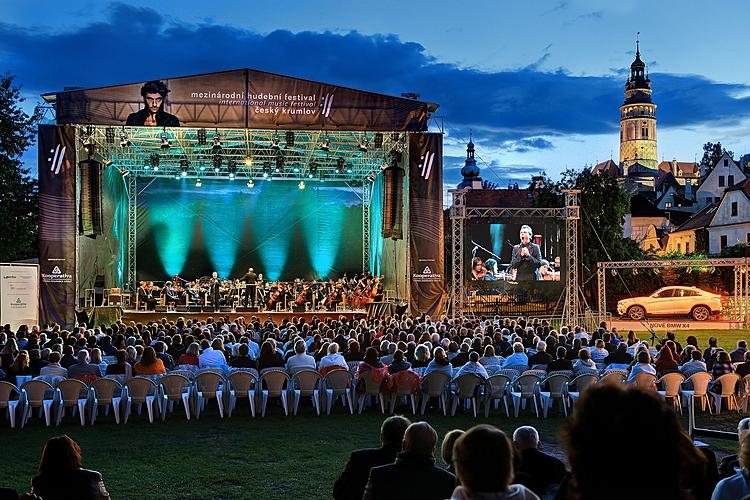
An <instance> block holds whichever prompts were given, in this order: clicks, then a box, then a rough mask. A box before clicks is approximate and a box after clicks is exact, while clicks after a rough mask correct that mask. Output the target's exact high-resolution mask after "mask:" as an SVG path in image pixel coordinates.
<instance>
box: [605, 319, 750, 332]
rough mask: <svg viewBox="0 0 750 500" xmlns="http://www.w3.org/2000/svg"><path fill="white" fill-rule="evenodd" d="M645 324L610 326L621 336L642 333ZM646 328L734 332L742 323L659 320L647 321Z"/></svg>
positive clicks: (615, 323) (619, 322)
mask: <svg viewBox="0 0 750 500" xmlns="http://www.w3.org/2000/svg"><path fill="white" fill-rule="evenodd" d="M646 325H647V324H646V323H641V322H640V321H628V320H617V319H613V320H612V321H611V325H610V326H614V327H616V328H617V330H618V331H619V333H620V334H621V335H624V334H625V333H627V331H628V330H633V331H634V332H643V331H646V330H647V329H648V328H647V326H646ZM648 326H650V327H651V328H653V329H654V330H657V331H665V330H675V331H677V330H680V331H683V330H736V329H739V328H742V323H741V322H737V321H718V320H709V321H695V320H692V319H685V320H681V319H664V320H662V319H660V320H656V321H649V322H648Z"/></svg>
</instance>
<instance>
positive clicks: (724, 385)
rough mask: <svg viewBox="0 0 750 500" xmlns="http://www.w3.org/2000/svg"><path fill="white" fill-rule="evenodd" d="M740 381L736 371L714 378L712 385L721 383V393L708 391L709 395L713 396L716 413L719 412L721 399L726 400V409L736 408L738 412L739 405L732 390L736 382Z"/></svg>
mask: <svg viewBox="0 0 750 500" xmlns="http://www.w3.org/2000/svg"><path fill="white" fill-rule="evenodd" d="M739 381H740V376H739V375H737V374H736V373H727V374H724V375H722V376H721V377H719V378H717V379H716V380H714V385H716V384H721V393H718V394H717V393H712V392H709V393H708V394H709V396H710V397H712V398H713V400H714V404H715V405H716V415H718V414H719V413H721V401H722V400H723V399H726V400H727V410H730V411H731V410H737V412H738V413H739V411H740V405H739V404H737V396H735V394H734V390H735V389H736V387H737V382H739Z"/></svg>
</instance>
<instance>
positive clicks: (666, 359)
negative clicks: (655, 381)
mask: <svg viewBox="0 0 750 500" xmlns="http://www.w3.org/2000/svg"><path fill="white" fill-rule="evenodd" d="M677 368H678V366H677V361H675V359H674V354H673V353H672V349H670V348H669V346H668V345H666V344H665V345H663V346H662V348H661V349H660V350H659V355H658V356H657V358H656V363H655V365H654V369H655V370H656V374H657V376H659V377H661V376H662V375H665V374H667V373H672V372H675V371H677Z"/></svg>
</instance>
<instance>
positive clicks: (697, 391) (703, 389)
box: [680, 372, 713, 414]
mask: <svg viewBox="0 0 750 500" xmlns="http://www.w3.org/2000/svg"><path fill="white" fill-rule="evenodd" d="M712 380H713V377H712V376H711V374H710V373H708V372H698V373H694V374H692V375H690V377H688V379H687V380H685V382H683V387H684V386H687V385H688V384H691V385H692V387H693V388H692V389H687V388H685V389H682V390H681V391H680V394H681V399H682V404H684V405H687V404H689V403H693V402H694V401H695V400H696V399H697V400H699V401H700V402H701V410H703V411H706V406H708V413H709V414H710V413H713V411H712V410H711V404H710V401H709V400H708V385H709V384H710V383H711V381H712Z"/></svg>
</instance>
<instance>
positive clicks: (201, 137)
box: [198, 128, 208, 146]
mask: <svg viewBox="0 0 750 500" xmlns="http://www.w3.org/2000/svg"><path fill="white" fill-rule="evenodd" d="M207 143H208V134H206V129H205V128H199V129H198V145H199V146H205V145H206V144H207Z"/></svg>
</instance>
